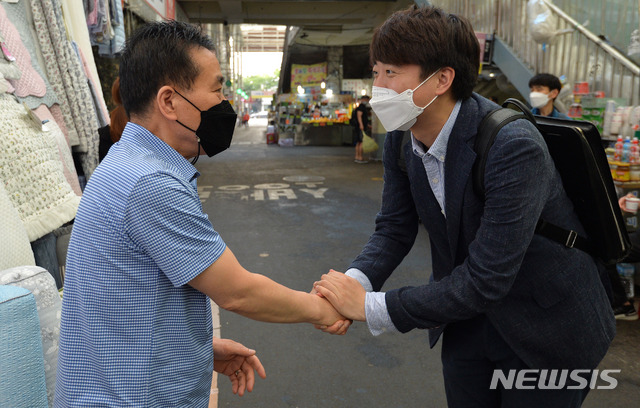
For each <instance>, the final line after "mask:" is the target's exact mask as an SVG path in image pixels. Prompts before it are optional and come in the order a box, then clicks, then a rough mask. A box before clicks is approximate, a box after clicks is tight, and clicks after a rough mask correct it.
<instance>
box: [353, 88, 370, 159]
mask: <svg viewBox="0 0 640 408" xmlns="http://www.w3.org/2000/svg"><path fill="white" fill-rule="evenodd" d="M370 99H371V98H369V96H368V95H362V96H361V97H360V103H359V104H358V107H357V108H355V109H354V111H353V114H352V115H355V121H354V124H353V127H354V129H353V131H354V136H355V139H356V140H355V142H356V158H355V162H356V163H359V164H363V163H368V162H369V161H368V160H365V159H364V156H363V155H362V153H363V152H362V133H363V132H364V133H368V134H369V135H371V123H370V122H369V100H370Z"/></svg>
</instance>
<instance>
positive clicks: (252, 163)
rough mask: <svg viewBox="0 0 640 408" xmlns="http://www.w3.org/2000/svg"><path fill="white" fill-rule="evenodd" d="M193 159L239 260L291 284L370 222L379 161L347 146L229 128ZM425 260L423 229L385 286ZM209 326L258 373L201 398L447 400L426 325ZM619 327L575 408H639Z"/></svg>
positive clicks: (633, 363)
mask: <svg viewBox="0 0 640 408" xmlns="http://www.w3.org/2000/svg"><path fill="white" fill-rule="evenodd" d="M197 167H198V169H199V170H200V172H201V173H202V177H201V178H200V179H199V181H198V185H199V189H200V194H201V200H202V202H203V208H204V209H205V211H206V212H207V213H208V214H209V216H210V219H211V221H212V223H213V225H214V227H215V228H216V230H218V232H220V233H221V235H222V237H223V239H224V240H225V242H226V243H227V244H228V245H229V247H230V248H232V249H233V251H234V253H235V255H236V256H237V257H238V259H239V261H240V263H241V264H242V265H243V266H244V267H245V268H247V269H248V270H250V271H253V272H258V273H263V274H265V275H268V276H270V277H271V278H273V279H274V280H276V281H277V282H280V283H282V284H285V285H287V286H289V287H292V288H294V289H298V290H309V289H310V288H311V284H312V282H313V281H314V280H315V279H317V278H318V277H319V276H320V274H321V273H324V272H325V271H327V270H328V269H329V268H336V269H342V270H344V268H345V267H346V266H347V265H348V264H349V262H350V261H351V259H352V258H353V257H354V256H355V255H357V254H358V252H359V250H360V249H361V247H362V245H363V244H364V243H365V242H366V239H367V238H368V236H369V234H370V233H371V232H372V231H373V221H374V217H375V214H376V212H377V210H378V208H379V205H380V194H381V188H382V174H383V169H382V165H381V163H379V162H376V161H372V162H370V163H368V164H363V165H360V164H355V163H354V162H353V148H351V147H280V146H274V145H270V146H267V145H266V144H265V142H264V130H263V129H262V128H256V127H249V128H248V129H238V130H237V131H236V135H235V137H234V143H233V145H232V147H231V149H229V151H227V152H225V153H222V154H221V155H219V156H216V157H214V158H212V159H208V158H206V157H202V158H201V159H200V162H198V165H197ZM421 230H422V229H421ZM429 266H430V254H429V250H428V237H427V235H426V233H424V232H423V231H421V232H420V233H419V235H418V238H417V241H416V244H415V245H414V248H413V249H412V251H411V253H410V254H409V255H408V256H407V258H405V261H404V262H403V263H402V264H401V266H400V267H399V270H398V271H397V273H396V274H394V276H392V278H391V279H390V281H389V282H387V284H386V285H385V288H392V287H398V286H404V285H414V284H420V283H421V282H424V280H425V279H426V278H427V276H428V273H429ZM214 306H215V305H214ZM216 310H217V309H216V308H214V315H216V313H215V311H216ZM214 326H215V327H216V328H218V327H221V335H222V337H227V338H231V339H234V340H237V341H240V342H242V343H244V344H245V345H247V346H248V347H251V348H254V349H256V350H257V351H258V355H259V357H260V359H261V360H262V362H263V364H264V365H265V368H266V370H267V375H268V377H267V379H266V380H261V379H258V380H257V382H256V389H255V390H254V392H253V393H251V394H247V395H245V396H244V397H242V398H239V397H237V396H235V395H233V394H232V393H231V387H230V383H229V381H228V380H227V379H226V378H220V381H219V382H217V381H216V380H215V379H214V382H213V384H214V387H213V394H212V399H211V404H210V407H217V406H221V407H269V408H272V407H301V408H302V407H385V408H386V407H394V408H397V407H418V406H420V407H444V406H446V399H445V396H444V387H443V384H442V374H441V363H440V356H439V354H440V350H439V345H437V346H436V348H435V349H434V350H429V347H428V345H427V342H426V334H425V333H424V332H421V331H418V330H414V331H412V332H410V333H407V334H404V335H383V336H379V337H376V338H374V337H372V336H371V335H370V334H369V333H368V330H367V329H366V326H365V325H363V324H361V323H360V324H358V323H356V324H354V326H353V327H352V328H351V330H350V332H349V333H348V334H347V335H346V336H342V337H339V338H336V337H333V336H327V335H325V334H323V333H319V332H316V331H315V330H314V329H313V328H312V327H310V326H309V325H278V324H266V323H259V322H254V321H251V320H249V319H246V318H243V317H241V316H238V315H236V314H233V313H229V312H226V311H224V310H221V311H220V322H219V323H214ZM617 328H618V335H617V336H616V338H615V340H614V342H613V344H612V345H611V348H610V350H609V352H608V354H607V355H606V357H605V358H604V360H603V361H602V363H601V364H600V367H599V369H600V370H604V369H613V370H621V371H620V372H619V373H616V374H612V376H613V377H614V378H615V379H616V380H617V381H618V385H617V387H616V388H615V389H614V390H602V389H601V390H599V389H595V390H592V391H591V392H590V394H589V396H588V397H587V399H586V401H585V403H584V405H583V406H584V407H587V408H601V407H606V408H628V407H636V406H640V320H638V321H632V322H626V321H619V322H618V324H617ZM549 335H553V334H552V333H550V334H549ZM218 387H219V388H220V393H219V394H218V392H217V389H218Z"/></svg>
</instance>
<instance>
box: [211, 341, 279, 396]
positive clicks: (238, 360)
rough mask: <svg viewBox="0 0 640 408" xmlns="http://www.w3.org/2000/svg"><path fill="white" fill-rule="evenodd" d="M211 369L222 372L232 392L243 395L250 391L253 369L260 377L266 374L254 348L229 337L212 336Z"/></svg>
mask: <svg viewBox="0 0 640 408" xmlns="http://www.w3.org/2000/svg"><path fill="white" fill-rule="evenodd" d="M213 370H214V371H215V372H217V373H220V374H224V375H226V376H228V377H229V380H231V385H232V390H233V393H234V394H238V395H239V396H243V395H244V390H245V389H246V390H247V391H249V392H251V391H252V390H253V384H254V383H255V376H254V373H253V371H254V370H255V371H256V372H257V373H258V375H259V376H260V377H261V378H266V377H267V374H266V372H265V371H264V367H263V366H262V363H260V360H259V359H258V357H256V352H255V350H251V349H249V348H247V347H245V346H243V345H242V344H240V343H237V342H235V341H233V340H229V339H219V338H216V337H214V338H213Z"/></svg>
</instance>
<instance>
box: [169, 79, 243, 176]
mask: <svg viewBox="0 0 640 408" xmlns="http://www.w3.org/2000/svg"><path fill="white" fill-rule="evenodd" d="M176 93H177V94H178V95H180V96H182V97H183V98H184V100H185V101H187V102H189V103H190V104H191V106H193V107H194V108H196V109H198V107H197V106H196V105H194V104H193V103H192V102H191V101H190V100H188V99H187V98H185V97H184V96H183V95H181V94H180V92H178V91H176ZM198 110H199V111H200V126H198V129H197V130H193V129H191V128H190V127H188V126H185V125H184V124H183V123H181V122H180V121H179V120H176V122H178V123H180V124H181V125H182V126H184V127H185V128H186V129H189V130H190V131H192V132H194V133H195V134H196V136H198V154H197V155H196V157H195V158H194V159H193V161H192V162H191V164H195V163H196V162H197V161H198V157H200V146H202V149H204V152H205V153H206V154H207V156H209V157H211V156H213V155H215V154H218V153H220V152H223V151H225V150H227V149H228V148H229V146H230V145H231V139H232V138H233V131H234V129H235V126H236V119H237V117H238V115H237V114H236V112H235V111H234V110H233V107H232V106H231V104H230V103H229V101H227V100H224V101H222V102H221V103H219V104H217V105H215V106H212V107H211V108H210V109H208V110H206V111H201V110H200V109H198Z"/></svg>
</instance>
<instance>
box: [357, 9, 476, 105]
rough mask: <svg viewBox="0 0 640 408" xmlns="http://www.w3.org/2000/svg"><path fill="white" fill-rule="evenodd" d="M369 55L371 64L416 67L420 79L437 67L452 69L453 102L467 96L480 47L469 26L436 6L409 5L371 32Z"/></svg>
mask: <svg viewBox="0 0 640 408" xmlns="http://www.w3.org/2000/svg"><path fill="white" fill-rule="evenodd" d="M369 55H370V62H371V65H375V63H376V62H381V63H385V64H393V65H407V64H417V65H420V67H421V68H422V72H421V74H422V79H425V78H427V77H428V76H429V75H430V74H432V73H433V72H435V71H436V70H438V69H440V68H444V67H451V68H453V70H454V71H455V73H456V75H455V78H454V80H453V84H452V87H451V88H452V93H453V96H454V97H455V98H456V99H466V98H468V97H469V96H471V93H472V92H473V88H474V87H475V85H476V82H477V81H478V70H479V68H480V45H479V43H478V39H477V37H476V34H475V32H474V31H473V28H472V27H471V24H470V23H469V21H468V20H466V19H465V18H463V17H459V16H457V15H454V14H448V13H445V12H444V11H443V10H441V9H439V8H437V7H432V6H428V7H418V6H416V5H413V6H411V7H409V8H408V9H406V10H401V11H397V12H395V13H394V14H392V15H391V17H389V18H388V19H387V21H385V22H384V23H383V24H382V25H381V26H380V27H378V28H376V30H375V32H374V33H373V40H372V41H371V46H370V48H369Z"/></svg>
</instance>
